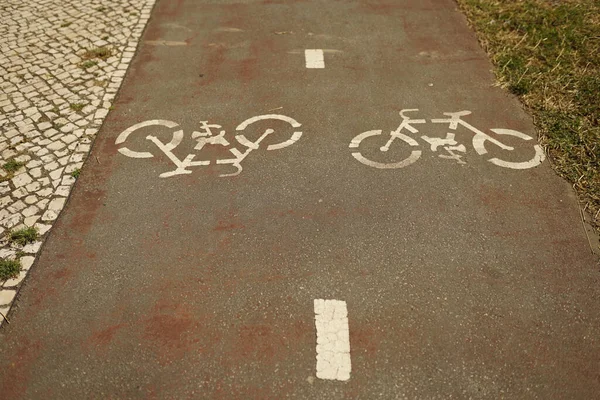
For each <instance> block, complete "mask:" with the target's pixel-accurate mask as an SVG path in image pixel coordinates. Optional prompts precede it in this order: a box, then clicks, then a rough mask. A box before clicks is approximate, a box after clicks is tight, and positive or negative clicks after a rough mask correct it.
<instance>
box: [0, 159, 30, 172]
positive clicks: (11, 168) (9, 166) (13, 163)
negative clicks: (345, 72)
mask: <svg viewBox="0 0 600 400" xmlns="http://www.w3.org/2000/svg"><path fill="white" fill-rule="evenodd" d="M23 165H25V163H23V162H20V161H17V160H15V159H14V158H11V159H10V160H8V161H7V162H6V163H4V165H3V166H2V169H3V170H5V171H6V172H8V173H9V174H14V173H15V172H17V171H18V170H19V168H21V167H22V166H23Z"/></svg>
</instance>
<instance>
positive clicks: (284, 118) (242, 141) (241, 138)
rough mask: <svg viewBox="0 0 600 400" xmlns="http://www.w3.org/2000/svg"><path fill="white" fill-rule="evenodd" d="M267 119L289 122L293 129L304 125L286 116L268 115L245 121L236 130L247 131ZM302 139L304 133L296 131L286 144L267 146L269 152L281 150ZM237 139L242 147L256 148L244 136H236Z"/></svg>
mask: <svg viewBox="0 0 600 400" xmlns="http://www.w3.org/2000/svg"><path fill="white" fill-rule="evenodd" d="M267 119H275V120H280V121H283V122H287V123H288V124H290V125H291V126H292V128H300V127H301V126H302V124H300V123H299V122H298V121H296V120H295V119H293V118H290V117H287V116H285V115H280V114H267V115H259V116H256V117H252V118H248V119H247V120H245V121H244V122H242V123H241V124H239V125H238V127H237V128H235V130H236V131H243V130H244V129H246V127H248V125H250V124H253V123H255V122H258V121H262V120H267ZM301 137H302V132H300V131H295V132H294V133H293V134H292V137H291V138H290V139H289V140H286V141H285V142H282V143H279V144H272V145H269V146H267V150H279V149H283V148H284V147H288V146H290V145H292V144H294V143H296V142H297V141H298V140H299V139H300V138H301ZM235 139H236V140H237V141H238V142H239V143H240V144H241V145H243V146H246V147H250V146H255V145H256V143H255V142H252V141H250V140H248V139H247V138H246V137H245V136H244V135H236V137H235ZM250 148H253V147H250Z"/></svg>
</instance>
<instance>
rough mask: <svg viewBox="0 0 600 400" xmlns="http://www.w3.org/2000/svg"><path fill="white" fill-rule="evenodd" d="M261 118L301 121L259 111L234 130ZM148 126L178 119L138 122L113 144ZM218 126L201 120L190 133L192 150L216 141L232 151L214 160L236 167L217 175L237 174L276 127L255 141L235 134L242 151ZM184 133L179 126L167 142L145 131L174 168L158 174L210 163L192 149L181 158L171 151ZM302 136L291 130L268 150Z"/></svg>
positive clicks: (129, 152) (167, 124)
mask: <svg viewBox="0 0 600 400" xmlns="http://www.w3.org/2000/svg"><path fill="white" fill-rule="evenodd" d="M264 120H279V121H284V122H286V123H288V124H289V125H291V127H292V128H295V129H296V128H299V127H300V126H301V124H300V123H299V122H298V121H296V120H295V119H293V118H290V117H287V116H285V115H280V114H266V115H259V116H256V117H252V118H249V119H247V120H245V121H244V122H242V123H241V124H239V125H238V127H237V128H236V130H237V131H243V130H244V129H246V128H247V127H248V126H249V125H250V124H253V123H255V122H258V121H264ZM148 126H164V127H167V128H171V129H173V128H177V127H179V125H178V124H177V123H175V122H172V121H167V120H150V121H144V122H140V123H138V124H135V125H133V126H131V127H129V128H127V129H126V130H125V131H123V132H121V134H119V136H118V137H117V139H116V140H115V144H123V143H125V141H126V140H127V138H128V137H129V136H130V135H131V134H132V133H133V132H135V131H136V130H138V129H141V128H145V127H148ZM221 128H222V127H221V125H217V124H209V123H208V121H200V131H194V132H193V133H192V135H191V138H192V139H194V140H196V142H197V144H196V146H195V147H194V150H198V151H200V150H202V149H203V148H204V146H206V145H218V146H223V147H226V148H227V150H228V151H229V152H230V153H231V155H232V158H226V159H219V160H216V162H215V163H216V164H218V165H225V164H229V165H231V166H232V167H234V168H235V169H236V171H235V172H233V173H229V174H221V175H219V176H221V177H227V176H235V175H238V174H239V173H241V172H242V165H241V162H242V161H243V160H244V159H245V158H246V157H247V156H248V155H249V154H250V153H251V152H252V151H253V150H257V149H258V148H259V147H260V144H261V142H262V141H263V140H265V139H266V138H267V137H268V136H269V135H271V134H273V133H275V131H274V130H273V129H266V130H265V131H264V133H263V134H262V135H261V136H260V137H259V138H258V139H257V140H256V141H254V142H253V141H251V140H249V139H247V138H246V137H245V136H244V135H243V134H239V135H237V136H236V137H235V138H236V140H237V141H238V142H239V143H240V144H241V145H243V146H245V147H246V149H245V151H243V152H242V151H240V150H238V149H236V148H234V147H231V148H230V143H229V141H228V140H227V139H226V138H225V133H226V132H225V130H222V129H221ZM213 129H215V130H217V131H218V133H215V132H213ZM183 137H184V134H183V130H181V129H179V130H177V131H175V132H173V138H172V139H171V141H169V142H168V143H163V142H162V141H161V140H160V139H159V138H158V137H157V136H155V135H147V136H146V139H147V140H148V141H149V142H151V143H153V144H154V145H155V146H156V147H157V148H158V149H159V150H160V151H162V152H163V153H164V154H165V155H166V156H167V157H168V158H169V160H170V161H171V162H172V163H173V164H174V165H175V169H174V170H172V171H168V172H164V173H161V174H160V175H159V176H160V177H161V178H168V177H172V176H176V175H187V174H191V173H192V171H191V170H190V169H189V168H190V167H200V166H208V165H210V164H211V161H209V160H197V161H194V158H195V157H196V155H197V154H193V153H190V154H188V155H187V156H185V158H183V159H180V158H179V157H177V156H176V155H175V153H173V150H174V149H175V148H176V147H177V146H178V145H179V144H181V142H182V140H183ZM301 137H302V132H300V131H298V130H294V132H293V133H292V135H291V137H290V139H288V140H285V141H283V142H281V143H276V144H271V145H269V146H267V150H278V149H283V148H285V147H288V146H290V145H292V144H294V143H295V142H297V141H298V140H299V139H300V138H301ZM118 151H119V152H120V153H121V154H123V155H125V156H127V157H131V158H152V157H154V155H153V154H152V153H151V152H148V151H146V152H140V151H133V150H130V149H129V148H127V147H121V148H120V149H118Z"/></svg>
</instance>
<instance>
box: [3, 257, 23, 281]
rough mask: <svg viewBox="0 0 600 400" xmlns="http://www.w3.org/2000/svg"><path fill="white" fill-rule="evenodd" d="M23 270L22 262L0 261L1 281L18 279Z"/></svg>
mask: <svg viewBox="0 0 600 400" xmlns="http://www.w3.org/2000/svg"><path fill="white" fill-rule="evenodd" d="M21 269H22V267H21V262H20V261H18V260H0V281H5V280H7V279H12V278H16V277H17V276H19V272H21Z"/></svg>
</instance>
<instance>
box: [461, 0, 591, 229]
mask: <svg viewBox="0 0 600 400" xmlns="http://www.w3.org/2000/svg"><path fill="white" fill-rule="evenodd" d="M457 2H458V4H459V6H460V7H461V9H462V10H463V11H464V12H465V14H466V15H467V17H468V19H469V21H470V23H471V24H472V26H473V27H474V28H475V30H476V31H477V35H478V37H479V40H480V42H481V43H482V45H483V46H484V48H485V49H486V51H487V52H488V53H489V55H490V57H491V59H492V61H493V63H494V64H495V66H496V76H497V79H498V82H499V84H500V85H502V86H503V87H505V88H507V89H508V90H510V91H511V92H512V93H514V94H515V95H517V96H519V98H520V99H521V100H522V102H523V103H524V104H525V106H526V107H527V108H528V110H529V111H530V113H531V114H532V115H533V117H534V121H535V124H536V126H537V128H538V131H539V136H540V141H541V143H542V144H543V145H544V147H545V148H546V151H547V152H548V154H549V155H550V158H551V160H552V164H553V166H554V168H555V170H556V171H557V172H558V173H559V174H560V175H561V176H563V177H565V178H566V179H567V180H569V181H570V182H571V183H572V184H573V187H574V188H575V190H576V191H577V193H578V195H579V197H580V199H581V201H582V203H583V205H584V208H585V209H586V210H587V211H589V212H590V214H591V215H592V216H593V219H594V222H595V224H596V227H600V1H598V0H561V1H559V0H501V1H499V0H457Z"/></svg>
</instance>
